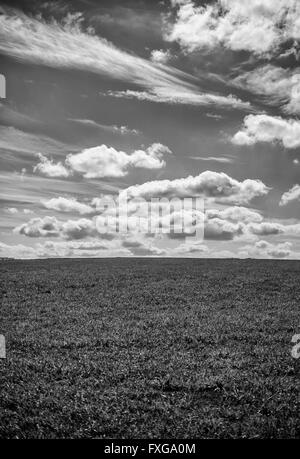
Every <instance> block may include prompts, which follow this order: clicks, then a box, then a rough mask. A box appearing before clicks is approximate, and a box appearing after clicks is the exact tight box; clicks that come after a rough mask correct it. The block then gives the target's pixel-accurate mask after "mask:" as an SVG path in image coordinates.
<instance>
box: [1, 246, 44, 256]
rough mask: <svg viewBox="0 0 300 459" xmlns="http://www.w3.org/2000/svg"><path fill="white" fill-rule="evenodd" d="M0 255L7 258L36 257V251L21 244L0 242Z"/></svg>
mask: <svg viewBox="0 0 300 459" xmlns="http://www.w3.org/2000/svg"><path fill="white" fill-rule="evenodd" d="M0 256H1V257H4V258H5V257H8V258H21V259H22V258H24V259H26V258H37V255H36V251H35V250H34V249H33V248H32V247H29V246H26V245H23V244H17V245H9V244H4V243H3V242H0Z"/></svg>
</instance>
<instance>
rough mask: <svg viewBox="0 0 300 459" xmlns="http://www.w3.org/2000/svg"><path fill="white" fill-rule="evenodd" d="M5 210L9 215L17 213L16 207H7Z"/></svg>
mask: <svg viewBox="0 0 300 459" xmlns="http://www.w3.org/2000/svg"><path fill="white" fill-rule="evenodd" d="M5 211H6V212H7V213H8V214H11V215H14V214H17V213H18V209H16V207H7V208H6V209H5Z"/></svg>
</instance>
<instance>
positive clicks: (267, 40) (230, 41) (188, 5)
mask: <svg viewBox="0 0 300 459" xmlns="http://www.w3.org/2000/svg"><path fill="white" fill-rule="evenodd" d="M172 5H173V7H174V8H176V19H175V22H174V23H172V24H169V28H168V30H167V31H166V34H165V38H166V40H169V41H176V42H178V43H179V44H180V45H181V47H182V48H183V49H184V50H185V51H186V52H193V51H196V50H199V49H206V50H210V49H212V48H215V47H216V46H220V45H223V46H225V47H226V48H229V49H231V50H234V51H249V52H252V53H254V54H257V55H259V56H265V57H271V56H272V55H273V54H274V53H276V52H277V51H279V50H280V46H281V45H284V44H286V43H288V42H289V41H290V40H298V39H299V36H300V21H299V17H300V4H299V1H298V0H251V1H249V2H246V1H240V0H216V1H214V2H209V3H208V4H206V5H204V6H196V4H195V3H194V2H193V1H192V0H186V1H176V0H173V1H172Z"/></svg>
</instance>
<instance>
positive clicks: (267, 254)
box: [239, 241, 292, 258]
mask: <svg viewBox="0 0 300 459" xmlns="http://www.w3.org/2000/svg"><path fill="white" fill-rule="evenodd" d="M291 249H292V244H291V243H290V242H283V243H280V244H271V243H269V242H267V241H258V242H256V243H255V244H254V245H251V246H250V245H248V246H245V247H243V249H242V250H241V251H240V252H239V254H240V256H242V257H252V258H287V257H289V256H290V255H291V253H292V250H291Z"/></svg>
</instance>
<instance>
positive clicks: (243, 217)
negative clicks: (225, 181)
mask: <svg viewBox="0 0 300 459" xmlns="http://www.w3.org/2000/svg"><path fill="white" fill-rule="evenodd" d="M205 215H206V217H207V218H208V219H213V218H219V219H222V220H229V221H231V222H242V223H260V222H262V221H263V217H262V215H261V214H260V213H259V212H256V211H254V210H251V209H248V208H246V207H238V206H234V207H227V208H226V209H221V210H220V209H207V210H206V211H205Z"/></svg>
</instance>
